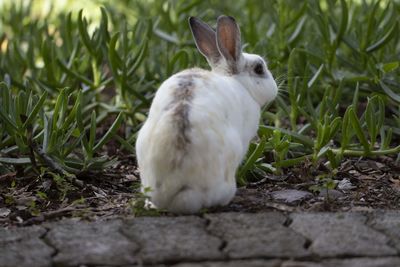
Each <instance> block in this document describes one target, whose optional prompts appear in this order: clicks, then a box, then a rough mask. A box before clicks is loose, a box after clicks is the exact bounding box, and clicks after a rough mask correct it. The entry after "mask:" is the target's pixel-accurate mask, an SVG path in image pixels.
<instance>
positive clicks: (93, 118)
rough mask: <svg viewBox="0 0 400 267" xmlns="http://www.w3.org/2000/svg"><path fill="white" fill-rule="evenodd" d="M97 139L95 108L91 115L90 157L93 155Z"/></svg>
mask: <svg viewBox="0 0 400 267" xmlns="http://www.w3.org/2000/svg"><path fill="white" fill-rule="evenodd" d="M95 139H96V112H95V111H94V110H93V111H92V115H91V117H90V132H89V144H88V145H89V146H88V147H89V151H88V152H89V155H90V157H91V156H92V155H93V151H92V149H93V146H94V141H95Z"/></svg>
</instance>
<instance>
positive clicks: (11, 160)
mask: <svg viewBox="0 0 400 267" xmlns="http://www.w3.org/2000/svg"><path fill="white" fill-rule="evenodd" d="M0 163H4V164H10V165H27V164H31V160H30V159H29V158H0Z"/></svg>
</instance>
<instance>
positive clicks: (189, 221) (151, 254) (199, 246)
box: [123, 216, 223, 264]
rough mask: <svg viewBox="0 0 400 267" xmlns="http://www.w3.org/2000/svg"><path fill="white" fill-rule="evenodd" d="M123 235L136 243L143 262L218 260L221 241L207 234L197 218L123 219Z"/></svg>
mask: <svg viewBox="0 0 400 267" xmlns="http://www.w3.org/2000/svg"><path fill="white" fill-rule="evenodd" d="M123 232H124V235H126V236H129V237H130V238H131V239H132V240H134V241H135V242H137V243H138V244H139V245H140V247H141V250H140V258H141V260H142V261H143V262H144V263H148V264H154V263H161V262H167V261H169V262H171V261H175V262H179V261H201V260H215V259H222V258H223V255H222V253H221V252H220V250H219V247H220V246H221V245H222V241H221V240H220V239H219V238H217V237H215V236H212V235H210V234H209V233H207V231H206V221H205V220H204V219H201V218H199V217H194V216H182V217H141V218H135V219H132V220H129V221H126V222H125V227H124V229H123Z"/></svg>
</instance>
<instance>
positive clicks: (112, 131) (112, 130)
mask: <svg viewBox="0 0 400 267" xmlns="http://www.w3.org/2000/svg"><path fill="white" fill-rule="evenodd" d="M122 115H123V114H122V112H120V113H119V114H118V116H117V118H116V119H115V121H114V122H113V124H112V125H111V127H110V128H109V129H108V131H107V132H106V133H105V134H104V136H103V137H102V138H101V139H100V141H99V142H98V143H97V144H96V145H95V146H94V148H93V151H97V150H98V149H99V148H101V147H102V146H103V145H104V144H105V143H107V142H108V141H109V140H110V139H111V138H112V137H113V136H114V135H115V133H116V132H117V130H118V129H119V127H120V125H121V122H122V118H123V116H122Z"/></svg>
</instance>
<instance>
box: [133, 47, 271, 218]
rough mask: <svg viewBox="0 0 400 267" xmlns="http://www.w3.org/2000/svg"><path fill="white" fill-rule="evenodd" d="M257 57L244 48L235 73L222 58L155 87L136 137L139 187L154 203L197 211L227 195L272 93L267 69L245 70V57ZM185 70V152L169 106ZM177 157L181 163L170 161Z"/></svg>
mask: <svg viewBox="0 0 400 267" xmlns="http://www.w3.org/2000/svg"><path fill="white" fill-rule="evenodd" d="M257 59H261V58H260V57H259V56H257V55H251V54H245V53H243V54H242V58H241V60H240V61H239V62H238V68H239V70H241V71H240V72H239V73H238V74H235V75H229V74H228V73H227V71H226V68H227V65H226V64H227V63H226V62H225V61H224V60H221V61H220V62H219V63H218V65H215V66H212V68H213V70H212V71H206V70H201V69H189V70H185V71H183V72H180V73H177V74H175V75H173V76H172V77H170V78H169V79H167V80H166V81H165V82H164V83H163V84H162V85H161V87H160V88H159V89H158V91H157V93H156V95H155V97H154V100H153V103H152V105H151V108H150V112H149V116H148V118H147V120H146V122H145V124H144V125H143V127H142V129H141V130H140V132H139V135H138V138H137V142H136V153H137V161H138V165H139V169H140V172H141V180H142V190H143V192H146V190H145V189H146V188H148V189H150V191H148V192H147V195H148V196H149V197H150V200H151V202H152V203H153V204H154V205H155V206H156V207H158V208H161V209H167V210H168V211H171V212H175V213H196V212H198V211H199V210H200V209H202V208H207V207H211V206H216V205H226V204H228V203H229V202H230V201H231V199H232V198H233V196H234V195H235V192H236V179H235V173H236V169H237V167H238V166H239V164H240V162H241V160H242V159H243V157H244V155H245V154H246V152H247V149H248V145H249V142H250V140H251V139H252V138H253V137H254V136H255V135H256V132H257V129H258V123H259V119H260V108H261V106H262V105H264V104H265V103H266V102H269V101H272V100H273V99H274V98H275V96H276V94H277V86H276V84H275V81H274V79H273V77H272V75H271V73H270V72H269V71H268V70H267V78H259V77H254V76H251V75H250V74H249V73H248V72H246V70H244V68H245V66H246V63H248V62H253V61H254V60H257ZM184 74H186V75H187V74H195V75H194V76H193V77H194V78H193V81H194V87H193V97H192V99H191V101H190V103H189V104H190V109H189V113H188V114H189V122H190V131H189V139H190V143H189V144H188V146H187V150H186V152H183V151H182V150H180V149H178V148H177V147H176V146H175V145H174V140H176V136H177V134H178V132H177V131H178V129H177V127H176V126H174V124H173V123H172V122H173V120H172V119H173V118H172V117H173V114H172V111H171V109H168V105H169V104H170V103H171V101H173V99H174V91H175V90H176V89H177V88H179V77H180V76H182V75H184ZM177 161H180V162H181V164H179V166H178V167H176V166H175V167H173V166H174V162H177Z"/></svg>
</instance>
